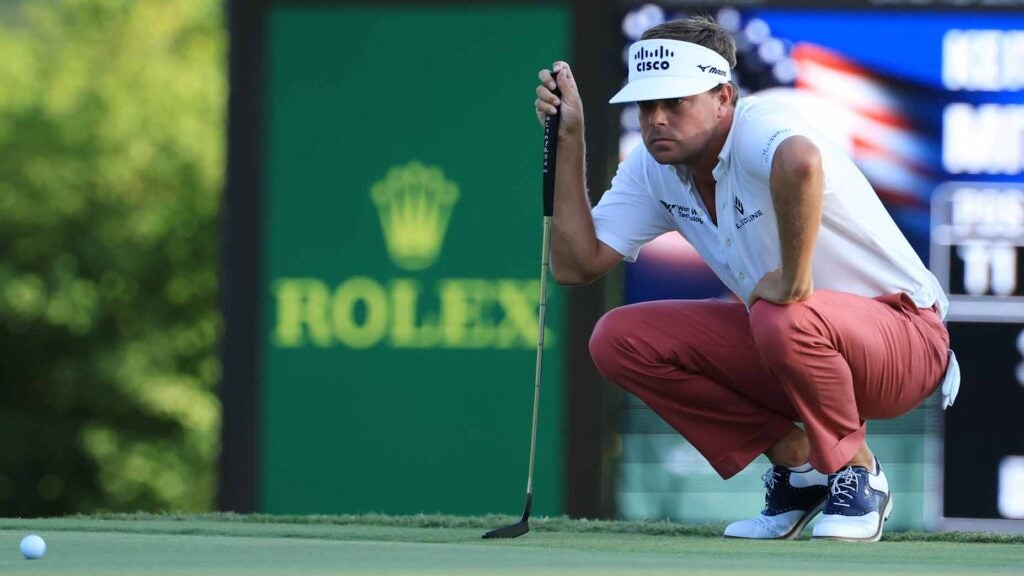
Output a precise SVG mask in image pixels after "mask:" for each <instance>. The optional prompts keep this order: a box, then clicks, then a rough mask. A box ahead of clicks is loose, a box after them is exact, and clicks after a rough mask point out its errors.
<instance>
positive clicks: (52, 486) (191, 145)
mask: <svg viewBox="0 0 1024 576" xmlns="http://www.w3.org/2000/svg"><path fill="white" fill-rule="evenodd" d="M15 13H16V15H15ZM0 17H4V18H5V19H6V21H5V22H4V23H2V24H0V439H2V440H0V515H4V516H11V515H21V516H34V515H52V514H64V513H69V512H89V511H93V510H174V511H178V510H180V511H200V510H207V509H210V508H211V507H212V504H213V497H214V490H215V484H216V482H215V474H216V457H217V447H218V445H219V444H218V434H219V427H220V406H219V404H218V401H217V397H216V394H215V390H214V388H215V385H216V383H217V382H218V380H219V377H220V364H219V361H218V358H217V350H216V346H217V342H218V335H219V333H220V325H221V323H220V322H221V321H220V316H219V313H218V309H217V276H218V270H217V257H218V235H217V212H218V207H219V201H220V194H221V190H222V184H223V177H224V153H225V145H224V130H225V116H224V115H225V104H226V97H227V80H226V74H225V56H226V41H227V34H226V31H225V29H224V22H223V14H222V3H221V1H220V0H45V1H34V2H24V3H21V4H17V5H16V9H11V8H10V5H8V7H7V8H6V9H5V10H4V11H3V13H2V14H0Z"/></svg>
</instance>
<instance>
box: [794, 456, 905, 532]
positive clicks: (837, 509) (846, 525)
mask: <svg viewBox="0 0 1024 576" xmlns="http://www.w3.org/2000/svg"><path fill="white" fill-rule="evenodd" d="M875 470H876V472H874V473H872V472H869V471H868V470H867V469H866V468H864V467H862V466H847V467H846V468H843V469H842V470H840V471H839V472H837V473H836V474H829V477H828V486H829V494H828V502H827V503H826V504H825V511H824V512H823V513H822V515H821V519H820V520H818V523H817V524H815V525H814V531H813V532H812V533H811V534H812V536H813V537H814V538H815V539H817V540H846V541H851V542H877V541H878V540H879V539H881V537H882V525H883V524H884V523H885V521H886V520H888V519H889V515H890V514H892V494H890V493H889V481H888V480H887V479H886V477H885V472H883V471H882V466H881V465H880V464H879V463H878V460H877V459H876V460H875Z"/></svg>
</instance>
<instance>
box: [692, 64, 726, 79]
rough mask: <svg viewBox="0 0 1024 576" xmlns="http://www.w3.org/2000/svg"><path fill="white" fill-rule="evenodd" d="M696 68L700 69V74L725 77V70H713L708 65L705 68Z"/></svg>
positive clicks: (698, 65) (699, 66)
mask: <svg viewBox="0 0 1024 576" xmlns="http://www.w3.org/2000/svg"><path fill="white" fill-rule="evenodd" d="M697 68H700V71H701V72H707V73H708V74H717V75H719V76H726V73H725V70H719V69H718V68H715V67H714V66H712V65H710V64H708V65H707V66H701V65H700V64H697Z"/></svg>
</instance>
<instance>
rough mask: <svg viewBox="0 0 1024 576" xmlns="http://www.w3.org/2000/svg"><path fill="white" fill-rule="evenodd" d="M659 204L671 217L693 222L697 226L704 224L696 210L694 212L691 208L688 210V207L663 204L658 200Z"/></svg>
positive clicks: (663, 202) (662, 201)
mask: <svg viewBox="0 0 1024 576" xmlns="http://www.w3.org/2000/svg"><path fill="white" fill-rule="evenodd" d="M659 202H661V205H662V206H664V207H665V210H668V213H669V214H672V215H673V216H676V217H677V218H680V219H682V220H688V221H690V222H695V223H697V224H703V223H704V218H702V217H701V215H700V212H698V211H697V210H695V209H693V208H690V207H689V206H680V205H679V204H669V203H668V202H665V201H664V200H659Z"/></svg>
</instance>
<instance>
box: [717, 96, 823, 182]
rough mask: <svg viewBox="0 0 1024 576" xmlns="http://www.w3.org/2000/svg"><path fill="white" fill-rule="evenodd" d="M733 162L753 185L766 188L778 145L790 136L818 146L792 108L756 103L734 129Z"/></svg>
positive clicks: (812, 131) (812, 134)
mask: <svg viewBox="0 0 1024 576" xmlns="http://www.w3.org/2000/svg"><path fill="white" fill-rule="evenodd" d="M736 130H737V134H736V141H735V143H734V148H733V158H734V161H736V162H738V163H739V164H740V167H741V168H742V169H743V171H744V172H746V173H747V174H749V175H750V176H751V177H752V178H753V179H755V180H756V181H758V182H760V183H763V184H764V185H765V186H768V185H769V182H770V180H771V173H772V160H773V159H774V158H775V151H776V150H778V148H779V145H780V144H782V143H783V142H785V141H786V140H787V139H788V138H791V137H793V136H798V135H799V136H806V137H807V138H810V139H811V140H812V141H814V142H815V143H818V135H817V134H816V133H815V131H814V130H811V129H810V127H809V126H807V123H806V122H805V121H804V119H803V118H802V117H801V116H800V115H799V114H798V113H797V112H796V111H794V110H793V109H792V108H789V107H788V106H785V105H783V104H780V103H774V102H771V103H769V102H766V101H763V100H761V101H759V103H758V105H757V106H754V107H753V108H752V109H751V110H748V111H747V113H746V114H745V115H744V117H743V118H742V119H741V121H740V122H739V123H738V125H737V126H736Z"/></svg>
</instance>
